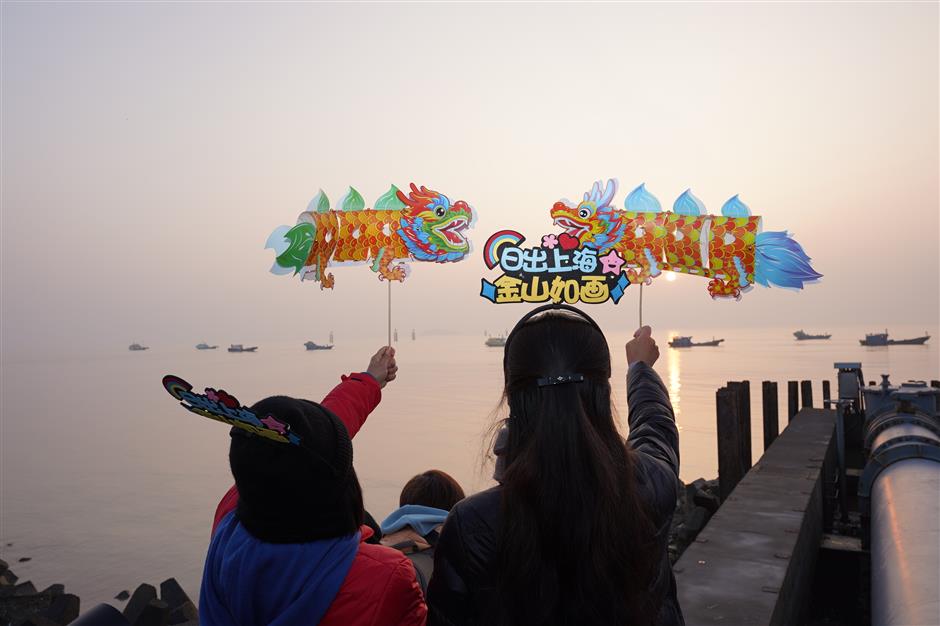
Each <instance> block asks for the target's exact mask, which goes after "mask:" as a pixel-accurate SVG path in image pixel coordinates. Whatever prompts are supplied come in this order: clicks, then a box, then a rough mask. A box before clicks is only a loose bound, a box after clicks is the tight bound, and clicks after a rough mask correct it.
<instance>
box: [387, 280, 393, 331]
mask: <svg viewBox="0 0 940 626" xmlns="http://www.w3.org/2000/svg"><path fill="white" fill-rule="evenodd" d="M388 345H389V346H391V345H392V281H388Z"/></svg>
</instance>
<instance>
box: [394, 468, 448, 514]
mask: <svg viewBox="0 0 940 626" xmlns="http://www.w3.org/2000/svg"><path fill="white" fill-rule="evenodd" d="M464 497H465V496H464V493H463V489H461V488H460V483H458V482H457V481H456V480H454V478H453V477H452V476H451V475H450V474H446V473H444V472H442V471H441V470H436V469H432V470H428V471H426V472H424V473H422V474H418V475H417V476H415V477H413V478H412V479H411V480H409V481H408V482H407V483H405V486H404V487H403V488H402V490H401V496H399V498H398V506H405V505H406V504H420V505H423V506H430V507H433V508H435V509H441V510H443V511H449V510H451V509H452V508H453V507H454V505H455V504H457V503H458V502H460V501H461V500H463V499H464Z"/></svg>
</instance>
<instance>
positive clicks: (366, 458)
mask: <svg viewBox="0 0 940 626" xmlns="http://www.w3.org/2000/svg"><path fill="white" fill-rule="evenodd" d="M929 330H930V331H931V334H936V329H929ZM865 331H866V329H865V328H842V329H837V330H835V331H834V336H833V338H832V339H831V340H829V341H800V342H798V341H795V340H794V338H793V335H792V334H791V333H792V329H783V328H778V329H761V330H736V331H730V332H729V331H725V332H724V333H719V334H718V335H717V337H719V338H724V339H725V342H724V343H723V344H722V345H721V346H719V347H717V348H709V347H699V348H686V349H670V348H668V347H667V346H666V339H667V337H668V335H669V334H670V333H671V332H673V331H665V332H660V333H658V337H657V338H658V341H659V343H660V346H661V357H660V359H659V362H658V363H657V364H656V369H657V371H658V372H659V373H660V375H661V376H662V378H663V381H664V383H665V385H666V388H667V389H668V390H669V395H670V398H671V400H672V403H673V407H674V408H675V412H676V417H677V421H678V425H679V430H680V437H681V455H682V460H681V462H682V470H681V474H682V478H683V479H684V480H686V481H691V480H694V479H695V478H698V477H700V476H702V477H706V478H714V477H715V476H716V475H717V454H716V450H717V443H716V440H715V391H716V389H718V388H719V387H720V386H722V385H724V384H725V382H727V381H729V380H750V381H751V401H752V418H753V426H752V436H753V446H752V447H753V451H754V459H755V460H756V459H757V458H758V457H759V455H760V452H761V450H762V448H763V444H762V442H763V434H762V427H761V424H762V420H761V406H762V405H761V386H760V383H761V381H762V380H774V381H777V382H778V384H779V386H778V393H779V398H778V400H779V407H780V408H779V414H780V421H781V427H782V426H783V425H785V423H786V414H787V413H786V410H787V403H786V402H787V398H786V390H787V387H786V381H788V380H812V381H813V384H814V388H813V394H814V400H815V404H816V406H820V405H821V402H822V388H821V384H820V383H821V381H822V380H823V379H829V380H832V381H833V395H835V393H836V389H835V375H834V374H835V372H834V370H833V368H832V364H833V362H835V361H860V362H862V367H863V372H864V374H865V377H866V379H867V380H879V381H880V376H879V375H880V374H882V373H889V374H891V376H892V380H893V381H894V382H895V383H899V382H901V381H903V380H907V379H909V378H918V379H927V380H929V379H938V378H940V364H938V363H940V358H938V350H937V338H932V339H931V340H930V341H929V342H928V343H927V345H926V346H892V347H881V348H865V347H861V346H860V345H859V343H858V338H859V337H862V336H863V335H864V333H865ZM922 332H923V329H921V328H904V329H901V328H896V329H892V336H894V337H898V338H902V337H913V336H918V335H920V334H922ZM627 338H628V337H627V335H625V334H623V335H617V334H611V335H608V339H609V342H610V347H611V353H612V355H613V363H614V366H613V376H614V379H613V384H614V388H615V401H616V404H617V408H618V414H619V419H620V420H621V422H622V423H623V426H624V430H625V429H626V424H625V421H626V416H627V407H626V390H625V385H624V375H625V373H626V362H625V358H624V348H623V345H624V343H625V342H626V340H627ZM695 339H696V340H699V341H701V340H706V339H711V334H710V333H709V334H708V335H707V336H706V335H700V336H696V337H695ZM336 340H337V346H336V347H335V348H334V349H333V350H329V351H307V350H305V349H304V347H303V339H299V340H298V341H296V342H293V343H290V344H267V345H261V346H260V347H259V350H258V352H256V353H243V354H232V353H228V352H227V351H226V350H225V348H224V347H220V348H219V349H217V350H205V351H197V350H195V349H194V348H193V346H191V345H189V346H165V345H154V346H153V347H152V348H151V349H150V350H147V351H144V352H129V351H128V350H127V349H126V346H110V347H106V348H102V349H101V350H100V351H99V352H97V353H95V354H83V355H71V356H69V355H66V356H62V355H34V356H31V357H28V358H13V357H8V356H6V355H4V360H3V370H2V377H3V386H2V391H3V393H2V406H0V409H2V431H0V432H2V443H0V454H2V457H0V485H2V493H0V553H2V558H3V559H4V560H6V561H8V562H9V563H10V565H11V567H12V568H13V570H14V571H15V572H16V573H17V575H19V577H20V579H21V580H32V581H33V582H34V584H35V585H36V586H37V587H38V588H40V589H41V588H43V587H45V586H47V585H49V584H51V583H54V582H62V583H64V584H65V586H66V589H67V590H68V591H69V592H70V593H75V594H78V595H79V596H80V597H81V598H82V603H83V609H87V608H89V607H91V606H93V605H94V604H96V603H98V602H103V601H109V600H111V599H112V598H113V597H114V595H115V594H117V593H118V592H119V591H121V590H122V589H129V590H131V591H132V590H133V588H134V587H136V586H137V585H138V584H139V583H141V582H150V583H151V584H158V583H159V582H160V581H161V580H163V579H165V578H168V577H171V576H172V577H176V578H177V579H178V580H179V581H180V583H181V584H182V585H183V587H184V588H185V589H186V590H187V591H188V592H189V593H190V595H191V596H192V597H193V598H194V599H195V598H196V597H197V596H198V589H199V581H200V577H201V573H202V565H203V559H204V557H205V552H206V547H207V545H208V541H209V531H210V526H211V523H212V516H213V512H214V510H215V507H216V504H217V503H218V501H219V498H220V497H221V496H222V494H223V493H224V492H225V491H226V489H228V487H229V486H231V484H232V479H231V475H230V473H229V470H228V460H227V451H228V444H229V437H228V427H227V426H225V425H223V424H219V423H216V422H212V421H210V420H207V419H204V418H201V417H199V416H196V415H194V414H192V413H189V412H187V411H185V410H183V409H181V408H180V407H179V405H178V403H177V402H176V401H175V400H174V399H173V398H172V397H171V396H169V394H167V393H166V391H164V389H163V387H162V385H161V379H162V377H163V375H165V374H169V373H172V374H176V375H178V376H181V377H182V378H184V379H186V380H187V381H189V382H190V383H191V384H193V386H194V387H196V388H197V389H199V390H201V389H202V388H204V387H215V388H222V389H225V390H226V391H228V392H229V393H231V394H233V395H235V396H236V397H237V398H238V399H239V400H241V401H242V402H243V403H245V404H249V405H250V404H251V403H253V402H254V401H256V400H258V399H260V398H262V397H265V396H268V395H273V394H287V395H292V396H296V397H304V398H308V399H311V400H320V399H322V398H323V396H324V395H326V393H328V392H329V390H330V389H331V388H332V386H333V385H335V384H336V383H337V382H339V376H340V375H341V374H344V373H348V372H352V371H362V370H363V369H365V367H366V366H367V364H368V362H369V357H370V356H371V354H372V353H373V352H374V351H375V349H377V348H378V347H379V346H373V345H370V344H367V343H365V342H364V341H362V340H359V339H356V338H354V337H342V336H337V337H336ZM396 348H397V351H398V363H399V367H400V371H399V377H398V380H396V381H394V382H392V383H391V384H389V385H388V387H387V388H386V389H385V391H384V393H383V399H382V402H381V404H380V405H379V407H378V409H377V410H376V411H375V412H374V413H373V414H372V415H371V416H370V418H369V420H368V422H367V423H366V425H365V426H364V428H363V429H362V431H361V432H360V433H359V435H358V436H357V437H356V438H355V442H354V449H355V466H356V469H357V472H358V475H359V479H360V481H361V482H362V486H363V489H364V493H365V501H366V507H367V509H368V510H369V511H370V512H371V513H372V514H373V515H374V516H375V518H376V519H378V520H380V521H381V520H382V519H383V518H384V517H385V516H386V515H387V514H388V513H390V512H391V511H392V510H393V509H394V508H395V507H396V506H397V504H398V494H399V492H400V490H401V487H402V485H403V484H404V483H405V481H406V480H407V479H408V478H410V477H411V476H413V475H414V474H416V473H419V472H422V471H424V470H426V469H430V468H438V469H442V470H444V471H446V472H448V473H450V474H452V475H453V476H454V477H455V478H457V480H459V481H460V483H461V484H462V485H463V486H464V488H465V490H466V491H467V492H468V493H472V492H474V491H477V490H479V489H483V488H486V487H487V486H488V485H490V484H492V483H491V480H490V478H489V476H490V474H491V473H492V467H491V466H490V465H487V464H486V463H485V452H486V443H487V442H488V441H489V439H488V433H491V432H492V426H493V424H494V423H495V422H496V420H498V419H500V418H502V417H504V416H505V415H504V411H502V410H501V409H500V408H499V404H500V392H501V364H502V349H501V348H487V347H485V346H484V337H483V336H482V334H481V335H475V336H457V335H454V336H420V335H419V337H418V338H417V340H416V341H412V340H411V339H410V337H409V336H407V335H403V336H402V341H400V342H398V343H397V344H396ZM8 544H10V545H8ZM22 557H31V560H30V561H28V562H23V563H19V562H18V559H19V558H22ZM119 606H120V604H119Z"/></svg>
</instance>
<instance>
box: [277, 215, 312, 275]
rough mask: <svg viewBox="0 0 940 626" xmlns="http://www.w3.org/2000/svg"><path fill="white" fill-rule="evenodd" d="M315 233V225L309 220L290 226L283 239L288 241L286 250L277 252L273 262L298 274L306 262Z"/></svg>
mask: <svg viewBox="0 0 940 626" xmlns="http://www.w3.org/2000/svg"><path fill="white" fill-rule="evenodd" d="M316 234H317V229H316V227H315V226H314V225H313V224H311V223H309V222H304V223H303V224H297V225H296V226H294V227H293V228H291V229H290V230H289V231H287V233H286V234H285V235H284V239H286V240H287V242H288V246H287V250H285V251H284V252H283V253H281V254H279V255H278V256H277V258H276V259H275V262H276V263H277V264H278V265H279V266H281V267H283V268H285V269H288V268H292V269H293V270H294V274H298V273H299V272H300V270H302V269H303V268H304V265H306V263H307V257H308V256H309V255H310V249H311V248H312V247H313V240H314V238H315V237H316Z"/></svg>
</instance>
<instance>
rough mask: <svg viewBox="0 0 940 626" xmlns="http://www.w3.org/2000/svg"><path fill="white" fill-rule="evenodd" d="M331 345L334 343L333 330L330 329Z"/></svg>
mask: <svg viewBox="0 0 940 626" xmlns="http://www.w3.org/2000/svg"><path fill="white" fill-rule="evenodd" d="M330 345H331V346H332V345H333V331H332V330H331V331H330Z"/></svg>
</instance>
